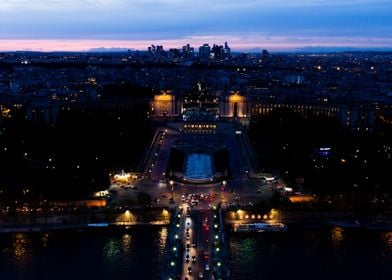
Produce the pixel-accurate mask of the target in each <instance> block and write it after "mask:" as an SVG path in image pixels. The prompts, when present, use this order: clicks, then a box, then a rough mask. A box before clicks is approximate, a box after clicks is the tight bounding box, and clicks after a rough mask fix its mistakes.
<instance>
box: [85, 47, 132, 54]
mask: <svg viewBox="0 0 392 280" xmlns="http://www.w3.org/2000/svg"><path fill="white" fill-rule="evenodd" d="M133 50H134V49H131V48H104V47H100V48H91V49H88V50H87V52H96V53H103V52H128V51H133Z"/></svg>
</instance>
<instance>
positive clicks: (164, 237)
mask: <svg viewBox="0 0 392 280" xmlns="http://www.w3.org/2000/svg"><path fill="white" fill-rule="evenodd" d="M166 240H167V227H162V229H161V230H160V231H159V251H160V253H161V254H162V253H163V250H164V248H165V245H166Z"/></svg>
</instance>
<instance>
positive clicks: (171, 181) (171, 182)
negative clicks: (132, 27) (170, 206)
mask: <svg viewBox="0 0 392 280" xmlns="http://www.w3.org/2000/svg"><path fill="white" fill-rule="evenodd" d="M169 184H170V189H171V198H170V200H172V201H173V200H174V194H173V184H174V181H173V180H170V181H169Z"/></svg>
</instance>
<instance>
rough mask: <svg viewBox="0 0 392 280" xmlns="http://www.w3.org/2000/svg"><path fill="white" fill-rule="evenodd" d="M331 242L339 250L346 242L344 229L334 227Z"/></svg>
mask: <svg viewBox="0 0 392 280" xmlns="http://www.w3.org/2000/svg"><path fill="white" fill-rule="evenodd" d="M331 241H332V246H333V247H334V248H339V246H340V245H341V243H342V242H343V241H344V229H343V228H341V227H333V228H332V229H331Z"/></svg>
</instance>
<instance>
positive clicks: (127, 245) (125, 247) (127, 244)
mask: <svg viewBox="0 0 392 280" xmlns="http://www.w3.org/2000/svg"><path fill="white" fill-rule="evenodd" d="M131 241H132V240H131V236H130V235H129V234H127V233H126V234H124V235H123V237H122V243H123V244H122V247H123V250H124V252H125V253H129V251H130V248H131Z"/></svg>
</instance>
